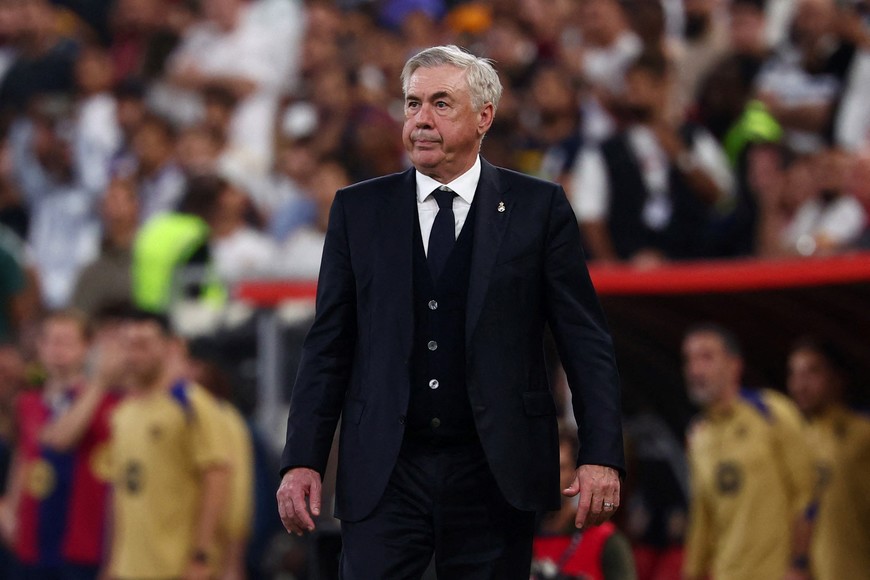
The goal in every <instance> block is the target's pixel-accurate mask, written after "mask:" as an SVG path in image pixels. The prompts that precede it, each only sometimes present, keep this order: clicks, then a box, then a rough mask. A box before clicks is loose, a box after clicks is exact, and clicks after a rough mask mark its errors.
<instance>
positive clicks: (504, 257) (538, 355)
mask: <svg viewBox="0 0 870 580" xmlns="http://www.w3.org/2000/svg"><path fill="white" fill-rule="evenodd" d="M415 192H416V182H415V177H414V170H413V169H411V170H408V171H405V172H404V173H399V174H394V175H388V176H385V177H380V178H376V179H373V180H370V181H366V182H363V183H360V184H357V185H353V186H351V187H348V188H345V189H342V190H340V191H338V192H337V194H336V197H335V201H334V203H333V206H332V210H331V213H330V217H329V226H328V229H327V233H326V242H325V245H324V250H323V260H322V264H321V270H320V278H319V282H318V288H317V312H316V315H315V320H314V324H313V326H312V328H311V330H310V332H309V334H308V336H307V338H306V340H305V344H304V346H303V351H302V356H301V361H300V367H299V372H298V375H297V379H296V384H295V386H294V388H293V394H292V397H291V403H290V415H289V419H288V424H287V443H286V446H285V448H284V454H283V457H282V466H283V470H284V471H286V470H287V469H289V468H290V467H297V466H306V467H311V468H313V469H315V470H317V471H319V472H320V473H321V474H322V473H323V472H324V470H325V467H326V462H327V457H328V455H329V450H330V446H331V443H332V439H333V434H334V431H335V427H336V424H337V422H338V419H339V416H341V417H342V427H341V435H340V439H339V441H340V444H339V458H338V482H337V489H336V517H339V518H341V519H344V520H347V521H357V520H360V519H362V518H364V517H366V516H367V515H368V514H369V513H370V512H371V511H372V510H373V509H374V507H375V506H376V504H377V502H378V501H379V499H380V497H381V495H382V494H383V491H384V489H385V487H386V484H387V481H388V479H389V477H390V474H391V472H392V470H393V467H394V465H395V462H396V458H397V456H398V453H399V449H400V447H401V443H402V439H403V435H404V424H405V413H406V412H407V408H408V400H409V396H410V388H411V384H410V381H411V378H410V366H409V365H410V357H411V349H412V334H413V327H414V320H413V305H412V294H413V293H412V287H411V284H412V250H413V245H412V240H413V230H412V227H414V225H415V220H414V219H413V215H414V214H413V212H415V211H417V209H416V203H417V202H416V194H415ZM474 203H475V204H478V206H477V210H476V215H475V218H474V220H473V223H466V224H465V225H464V226H463V227H473V228H475V230H474V248H473V250H472V262H471V277H470V281H469V287H468V302H467V310H466V326H465V332H466V361H467V387H468V395H469V399H470V401H471V406H472V410H473V413H474V420H475V424H476V427H477V431H478V435H479V437H480V440H481V443H482V446H483V449H484V451H485V453H486V456H487V459H488V461H489V464H490V468H491V469H492V471H493V474H494V475H495V477H496V480H497V481H498V483H499V486H500V488H501V491H502V493H503V494H504V496H505V498H506V499H507V500H508V501H509V502H510V503H511V504H512V505H513V506H515V507H516V508H519V509H523V510H544V509H557V508H558V507H559V502H560V496H559V447H558V437H557V421H556V406H555V404H554V400H553V396H552V394H551V392H550V388H549V384H548V380H547V375H546V370H545V361H544V351H543V346H542V344H543V333H544V328H545V325H546V324H547V323H549V325H550V328H551V330H552V334H553V336H554V338H555V341H556V345H557V347H558V351H559V355H560V358H561V360H562V364H563V366H564V368H565V372H566V374H567V378H568V383H569V385H570V388H571V391H572V393H573V407H574V413H575V417H576V418H577V422H578V424H579V435H580V441H581V450H580V454H579V458H578V464H599V465H607V466H611V467H615V468H617V469H619V470H620V471H621V472H622V471H623V465H624V459H623V450H622V426H621V417H620V397H619V379H618V375H617V370H616V363H615V359H614V355H613V347H612V341H611V338H610V335H609V333H608V330H607V328H606V323H605V320H604V316H603V314H602V312H601V308H600V306H599V304H598V299H597V297H596V294H595V291H594V289H593V287H592V283H591V281H590V279H589V274H588V272H587V269H586V265H585V259H584V256H583V251H582V249H581V246H580V233H579V229H578V226H577V222H576V219H575V217H574V213H573V211H572V209H571V206H570V205H569V203H568V200H567V199H566V197H565V193H564V191H563V190H562V188H561V187H560V186H558V185H556V184H553V183H549V182H546V181H542V180H539V179H535V178H532V177H529V176H525V175H522V174H519V173H515V172H513V171H508V170H505V169H501V168H497V167H494V166H492V165H490V164H489V163H487V162H486V161H482V170H481V176H480V182H479V184H478V187H477V191H476V193H475V198H474ZM501 204H503V205H501ZM502 207H503V209H504V211H499V210H500V208H502Z"/></svg>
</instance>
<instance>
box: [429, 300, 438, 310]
mask: <svg viewBox="0 0 870 580" xmlns="http://www.w3.org/2000/svg"><path fill="white" fill-rule="evenodd" d="M429 310H438V301H437V300H430V301H429Z"/></svg>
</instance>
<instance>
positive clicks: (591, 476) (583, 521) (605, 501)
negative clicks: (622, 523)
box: [562, 465, 619, 528]
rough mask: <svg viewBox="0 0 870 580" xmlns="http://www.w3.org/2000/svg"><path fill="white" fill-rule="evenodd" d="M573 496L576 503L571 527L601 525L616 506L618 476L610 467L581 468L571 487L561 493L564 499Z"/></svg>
mask: <svg viewBox="0 0 870 580" xmlns="http://www.w3.org/2000/svg"><path fill="white" fill-rule="evenodd" d="M577 494H580V502H579V504H578V505H577V517H575V518H574V525H576V526H577V527H578V528H585V527H586V526H597V525H600V524H603V523H604V522H606V521H607V520H609V519H610V517H611V516H612V515H613V514H614V513H616V510H617V508H618V507H619V474H618V473H617V472H616V470H615V469H613V468H612V467H605V466H603V465H581V466H580V467H578V468H577V473H576V474H574V480H573V481H572V482H571V485H570V486H569V487H568V489H565V490H563V491H562V495H566V496H568V497H574V496H575V495H577Z"/></svg>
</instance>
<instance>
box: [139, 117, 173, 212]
mask: <svg viewBox="0 0 870 580" xmlns="http://www.w3.org/2000/svg"><path fill="white" fill-rule="evenodd" d="M175 135H176V132H175V129H174V128H173V126H172V125H171V124H170V123H169V121H168V120H166V119H164V118H163V117H160V116H158V115H155V114H147V115H145V116H144V117H143V118H142V120H141V121H140V122H139V123H138V124H137V126H136V132H135V133H134V135H133V141H132V153H133V159H132V165H131V166H135V178H136V182H137V184H136V186H137V190H138V194H139V222H140V223H142V224H144V223H145V222H147V221H148V220H149V219H151V218H153V217H154V216H156V215H158V214H161V213H164V212H169V211H174V210H176V209H177V208H178V204H179V202H180V201H181V197H182V195H184V186H185V176H184V173H183V172H182V170H181V168H180V167H179V166H178V162H177V161H176V159H175Z"/></svg>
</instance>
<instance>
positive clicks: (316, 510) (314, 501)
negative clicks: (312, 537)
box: [308, 479, 322, 529]
mask: <svg viewBox="0 0 870 580" xmlns="http://www.w3.org/2000/svg"><path fill="white" fill-rule="evenodd" d="M321 489H322V486H321V484H320V481H318V480H316V479H315V480H314V481H312V482H311V490H310V491H309V493H308V504H309V505H310V506H311V513H312V514H314V515H315V516H319V515H320V494H321ZM312 529H313V527H312Z"/></svg>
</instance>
